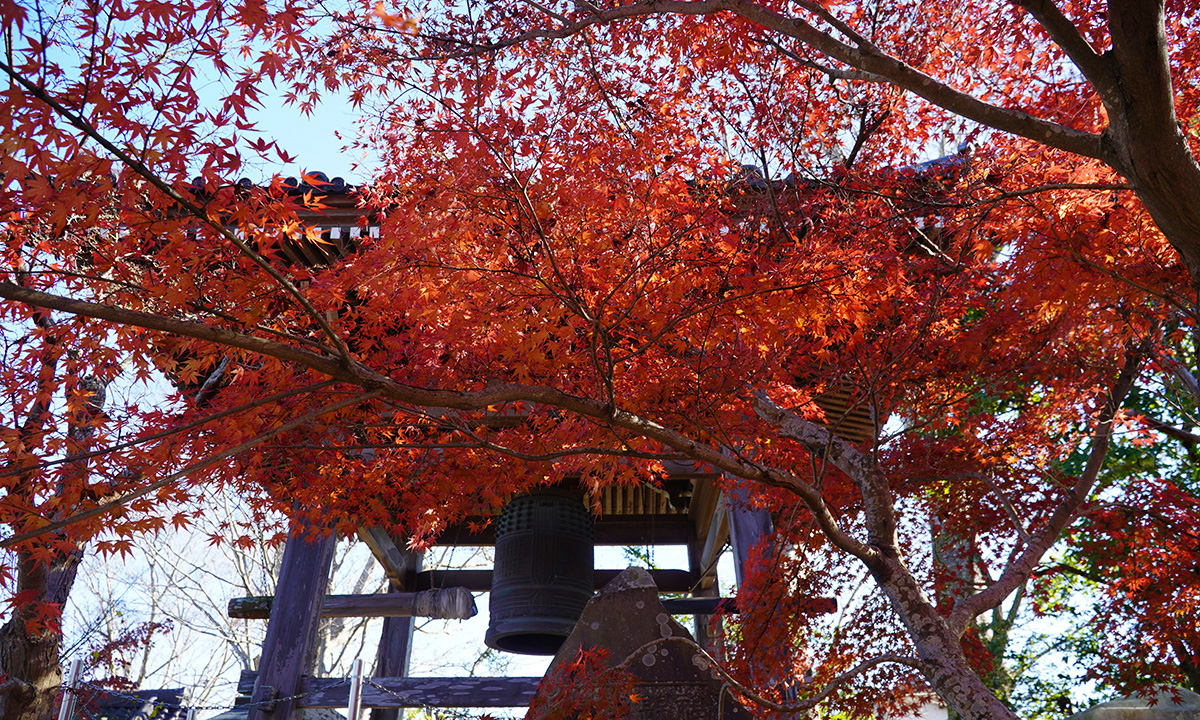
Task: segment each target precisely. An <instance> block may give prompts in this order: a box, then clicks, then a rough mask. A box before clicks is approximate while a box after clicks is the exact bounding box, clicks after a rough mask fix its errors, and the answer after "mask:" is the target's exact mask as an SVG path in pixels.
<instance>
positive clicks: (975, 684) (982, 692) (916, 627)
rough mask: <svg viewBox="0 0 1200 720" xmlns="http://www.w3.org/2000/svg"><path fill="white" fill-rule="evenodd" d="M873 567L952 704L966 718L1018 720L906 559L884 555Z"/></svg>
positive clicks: (925, 666)
mask: <svg viewBox="0 0 1200 720" xmlns="http://www.w3.org/2000/svg"><path fill="white" fill-rule="evenodd" d="M867 566H868V569H869V570H870V572H871V576H872V577H873V578H874V579H875V582H876V583H877V584H878V585H879V587H880V589H882V590H883V593H884V595H886V596H887V598H888V601H889V602H890V603H891V605H892V609H893V610H894V611H895V612H896V615H897V616H899V618H900V619H901V621H902V622H903V623H904V627H905V629H907V630H908V635H909V637H910V638H912V641H913V644H914V645H915V646H916V650H917V657H918V658H919V660H920V664H921V674H922V675H924V676H925V679H926V680H928V681H929V684H930V685H931V686H932V687H933V690H934V692H936V693H937V694H938V696H939V697H941V698H942V700H944V701H946V704H947V705H948V706H949V707H950V709H951V710H953V711H954V712H956V713H957V714H958V716H959V717H962V718H965V719H966V720H983V719H984V718H987V719H988V720H1017V715H1016V713H1014V712H1013V711H1012V710H1011V709H1010V708H1009V707H1008V706H1007V705H1005V704H1004V703H1003V702H1001V701H1000V699H999V698H998V697H996V695H995V693H993V692H992V691H991V690H990V689H988V687H987V686H986V685H984V684H983V681H982V680H981V679H980V678H979V676H978V675H976V674H975V671H974V670H973V669H972V668H971V665H970V663H969V662H967V657H966V655H964V654H963V651H962V645H961V643H960V642H959V637H958V634H957V633H955V632H954V631H953V630H952V629H951V628H950V626H949V625H947V624H946V620H945V619H944V618H943V617H942V616H941V615H939V614H938V612H937V610H936V609H935V608H934V606H933V603H932V602H930V600H929V598H928V597H926V596H925V593H924V592H923V591H922V590H921V587H920V585H919V584H918V583H917V581H916V579H915V578H914V577H913V576H912V574H911V573H909V572H908V569H907V568H905V567H904V564H903V562H902V561H901V560H900V559H899V558H898V557H884V556H881V557H880V558H879V559H878V560H876V561H873V562H869V563H868V564H867Z"/></svg>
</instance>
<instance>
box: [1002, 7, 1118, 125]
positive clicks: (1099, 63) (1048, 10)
mask: <svg viewBox="0 0 1200 720" xmlns="http://www.w3.org/2000/svg"><path fill="white" fill-rule="evenodd" d="M1013 2H1014V4H1016V5H1018V6H1020V7H1022V8H1024V9H1025V11H1026V12H1028V13H1029V14H1030V15H1032V16H1033V18H1034V19H1035V20H1037V21H1038V24H1039V25H1041V26H1042V27H1043V28H1044V29H1045V30H1046V33H1047V34H1048V35H1049V36H1050V39H1051V40H1053V41H1054V44H1055V45H1058V46H1059V47H1060V48H1062V51H1063V52H1065V53H1066V54H1067V57H1069V58H1071V62H1073V63H1075V67H1077V68H1079V71H1080V72H1081V73H1083V76H1084V77H1085V78H1087V81H1088V82H1089V83H1091V84H1092V87H1093V88H1095V89H1096V92H1097V93H1099V95H1100V98H1101V99H1102V100H1103V101H1104V102H1105V103H1106V104H1107V103H1110V102H1113V101H1114V100H1115V99H1116V92H1117V90H1116V84H1117V83H1116V78H1115V77H1113V74H1112V69H1111V68H1110V67H1109V66H1108V64H1107V63H1106V62H1105V60H1104V58H1102V57H1101V56H1100V55H1099V54H1098V53H1097V52H1096V50H1095V48H1093V47H1092V46H1091V45H1090V44H1088V41H1087V38H1085V37H1084V36H1083V35H1081V34H1080V33H1079V28H1077V27H1075V23H1073V22H1071V20H1070V19H1068V18H1067V16H1066V15H1063V13H1062V11H1061V10H1059V9H1058V6H1057V5H1055V4H1054V0H1013Z"/></svg>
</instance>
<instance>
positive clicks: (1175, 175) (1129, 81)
mask: <svg viewBox="0 0 1200 720" xmlns="http://www.w3.org/2000/svg"><path fill="white" fill-rule="evenodd" d="M1108 10H1109V11H1108V15H1109V31H1110V32H1111V34H1112V43H1113V46H1112V49H1111V50H1109V51H1108V52H1107V53H1105V55H1104V58H1105V60H1107V61H1108V63H1109V65H1110V68H1111V71H1112V74H1113V76H1114V77H1115V78H1116V87H1115V92H1114V93H1113V95H1112V97H1111V98H1109V99H1106V100H1105V109H1106V110H1107V111H1108V122H1109V125H1108V128H1107V129H1106V130H1105V131H1104V134H1103V137H1102V157H1103V160H1104V162H1106V163H1107V164H1108V165H1109V166H1111V167H1112V168H1113V169H1114V170H1116V171H1117V172H1119V173H1120V174H1121V175H1123V176H1125V178H1126V179H1127V180H1129V183H1130V185H1131V186H1132V187H1133V189H1134V192H1135V193H1137V196H1138V199H1140V200H1141V201H1142V204H1143V205H1145V206H1146V211H1147V212H1149V213H1150V217H1152V218H1153V219H1154V222H1155V224H1157V225H1158V228H1159V229H1160V230H1161V231H1162V233H1163V235H1165V236H1166V238H1167V240H1169V241H1170V243H1171V245H1172V246H1173V247H1174V248H1175V249H1176V250H1177V251H1179V254H1180V255H1181V256H1182V257H1183V261H1184V264H1185V265H1186V266H1187V268H1188V272H1189V273H1190V274H1191V278H1192V285H1193V287H1195V288H1197V289H1200V164H1197V162H1196V158H1195V157H1194V156H1193V155H1192V151H1191V147H1190V145H1189V143H1188V139H1187V136H1186V135H1185V134H1184V132H1183V128H1182V127H1181V126H1180V124H1179V120H1178V117H1177V116H1176V114H1175V93H1174V90H1173V86H1172V81H1171V66H1170V58H1169V57H1168V55H1167V40H1166V28H1165V21H1164V7H1163V0H1110V2H1109V8H1108Z"/></svg>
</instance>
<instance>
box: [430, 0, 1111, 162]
mask: <svg viewBox="0 0 1200 720" xmlns="http://www.w3.org/2000/svg"><path fill="white" fill-rule="evenodd" d="M803 6H804V7H805V8H806V9H809V10H810V11H811V12H814V13H816V14H818V15H820V16H821V17H822V19H824V20H826V21H827V22H830V23H831V24H832V25H834V27H837V28H839V30H842V29H843V28H845V30H842V31H843V34H845V35H846V36H847V37H848V38H849V39H851V40H852V41H853V42H854V43H855V44H854V45H853V46H851V45H848V44H846V43H844V42H842V41H840V40H838V39H836V38H834V37H833V36H832V35H830V34H829V33H828V32H824V31H822V30H819V29H817V27H816V26H814V25H812V24H811V23H809V22H807V21H805V20H803V19H801V18H797V17H790V16H787V15H783V14H781V13H779V12H776V11H775V10H772V9H770V8H767V7H765V6H762V5H758V4H756V3H753V2H748V1H747V0H651V1H649V2H634V3H630V4H628V5H619V6H616V7H610V8H605V9H600V8H595V7H594V6H593V9H592V10H591V14H590V15H588V16H586V17H582V18H579V19H575V20H570V21H568V22H560V23H559V25H558V26H557V27H553V28H540V29H536V30H529V31H526V32H524V33H518V34H517V35H514V36H513V37H511V38H505V39H501V40H497V41H495V42H490V43H483V44H477V43H473V42H468V41H465V40H461V39H458V38H452V37H441V38H439V39H440V40H441V41H443V42H447V43H450V44H455V45H459V46H461V47H464V48H466V50H465V51H464V54H467V55H470V54H474V53H476V52H480V51H484V52H486V51H495V50H501V49H504V48H506V47H511V46H513V45H519V44H521V43H525V42H529V41H531V40H543V39H544V40H555V39H562V38H567V37H570V36H572V35H575V34H577V33H579V32H580V31H581V30H583V29H584V28H587V27H590V26H592V25H607V24H612V23H616V22H619V21H622V20H629V19H632V18H639V17H647V16H653V15H669V14H676V15H713V14H716V13H718V12H721V11H725V10H728V11H732V12H734V13H736V14H738V15H740V16H742V17H744V18H746V19H747V20H750V21H751V22H754V23H755V24H757V25H759V26H760V27H763V28H766V29H767V30H772V31H774V32H778V33H780V34H783V35H786V36H788V37H791V38H793V39H795V40H799V41H800V42H802V43H804V44H805V45H808V46H809V47H811V48H813V49H814V50H817V51H818V52H820V53H822V54H824V55H826V56H828V57H831V58H833V59H835V60H837V61H839V62H843V63H845V64H847V65H849V66H850V67H852V68H855V69H857V70H859V71H862V72H866V73H870V74H871V75H875V76H878V77H881V78H884V79H886V80H887V81H888V82H890V83H892V84H894V85H896V86H897V87H900V88H903V89H905V90H908V91H909V92H912V93H915V94H917V95H919V96H921V97H922V98H924V99H925V100H928V101H929V102H930V103H932V104H934V105H936V106H938V107H940V108H942V109H944V110H948V111H949V112H952V113H954V114H955V115H960V116H962V117H965V118H967V119H970V120H974V121H976V122H978V123H981V124H983V125H986V126H988V127H992V128H995V129H997V130H1001V131H1003V132H1007V133H1011V134H1013V135H1017V136H1020V137H1023V138H1028V139H1030V140H1034V141H1036V142H1039V143H1041V144H1043V145H1046V146H1049V147H1052V148H1056V149H1058V150H1064V151H1066V152H1070V153H1075V154H1077V155H1082V156H1084V157H1089V158H1093V159H1096V160H1103V153H1102V147H1101V140H1100V135H1098V134H1096V133H1090V132H1085V131H1083V130H1078V129H1075V128H1072V127H1068V126H1066V125H1061V124H1059V123H1056V122H1052V121H1050V120H1045V119H1042V118H1039V117H1036V116H1034V115H1030V114H1029V113H1026V112H1023V111H1020V110H1013V109H1010V108H1004V107H1000V106H999V105H992V104H990V103H986V102H984V101H982V100H980V99H979V98H976V97H975V96H973V95H970V94H969V93H965V92H962V91H960V90H956V89H954V88H952V87H950V86H949V85H947V84H945V83H943V82H941V81H939V80H937V79H935V78H933V77H931V76H929V75H926V74H925V73H923V72H921V71H920V70H917V69H916V68H914V67H912V66H911V65H908V64H907V63H905V62H903V61H901V60H900V59H898V58H896V57H893V56H891V55H888V54H887V53H884V52H882V51H880V50H879V49H878V48H876V47H875V46H874V45H873V44H871V43H870V42H867V41H866V40H865V39H864V38H862V37H861V36H859V35H857V33H855V32H854V31H853V29H851V28H848V26H845V24H844V23H841V22H840V21H838V20H837V18H836V17H833V16H832V15H831V14H828V13H827V12H823V10H824V9H823V8H820V6H819V5H817V4H816V3H812V2H808V3H806V4H803ZM847 30H848V32H847Z"/></svg>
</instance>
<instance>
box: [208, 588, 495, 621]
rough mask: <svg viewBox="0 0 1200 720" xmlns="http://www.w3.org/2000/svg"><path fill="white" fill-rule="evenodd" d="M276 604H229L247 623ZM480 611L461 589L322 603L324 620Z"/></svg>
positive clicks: (260, 599) (332, 598) (449, 616)
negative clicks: (437, 594) (432, 594)
mask: <svg viewBox="0 0 1200 720" xmlns="http://www.w3.org/2000/svg"><path fill="white" fill-rule="evenodd" d="M430 593H439V594H441V595H444V596H445V597H440V596H439V597H432V598H431V597H430V596H429V595H430ZM274 601H275V598H274V597H272V596H270V595H262V596H256V597H240V598H233V599H231V600H230V601H229V617H231V618H241V619H245V620H263V619H266V618H267V617H269V616H270V614H271V606H272V605H273V603H274ZM439 603H440V604H439ZM430 604H432V605H433V607H432V608H430V607H424V606H426V605H430ZM456 611H461V612H456ZM478 612H479V611H478V609H477V608H476V607H475V600H474V598H472V597H471V593H470V591H469V590H467V589H466V588H458V587H456V588H445V589H441V590H425V591H424V592H408V593H402V592H392V593H380V594H375V595H326V596H325V599H324V601H323V602H322V604H321V617H432V618H441V619H446V620H466V619H467V618H472V617H475V615H476V614H478Z"/></svg>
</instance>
